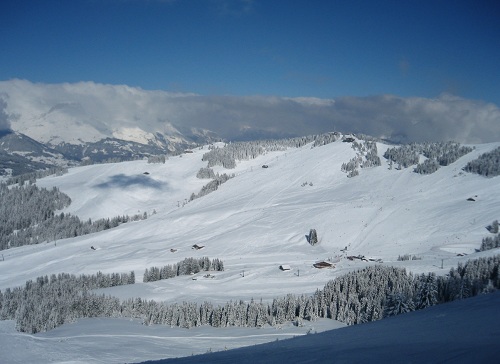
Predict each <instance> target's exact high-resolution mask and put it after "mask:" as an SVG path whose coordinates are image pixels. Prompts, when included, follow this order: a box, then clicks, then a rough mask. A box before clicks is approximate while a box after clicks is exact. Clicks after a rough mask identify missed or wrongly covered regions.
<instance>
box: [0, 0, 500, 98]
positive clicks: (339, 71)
mask: <svg viewBox="0 0 500 364" xmlns="http://www.w3.org/2000/svg"><path fill="white" fill-rule="evenodd" d="M498 19H500V5H498V3H497V2H495V1H439V0H436V1H413V0H409V1H384V0H383V1H301V0H294V1H285V0H163V1H162V0H72V1H63V0H60V1H54V0H44V1H39V0H38V1H28V0H4V1H2V2H1V4H0V43H1V44H2V51H1V52H0V65H1V66H0V80H9V79H13V78H20V79H26V80H29V81H31V82H42V83H61V82H78V81H93V82H97V83H105V84H126V85H129V86H136V87H141V88H143V89H146V90H167V91H181V92H194V93H198V94H201V95H235V96H245V95H276V96H285V97H298V96H311V97H320V98H336V97H341V96H356V97H359V96H372V95H382V94H393V95H397V96H401V97H411V96H419V97H428V98H432V97H437V96H439V95H440V94H442V93H451V94H453V95H457V96H460V97H464V98H469V99H476V100H483V101H486V102H494V103H495V104H497V105H500V86H499V85H500V25H499V24H500V22H499V21H498Z"/></svg>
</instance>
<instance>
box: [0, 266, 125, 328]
mask: <svg viewBox="0 0 500 364" xmlns="http://www.w3.org/2000/svg"><path fill="white" fill-rule="evenodd" d="M133 283H135V276H134V272H130V274H126V273H122V274H119V273H113V274H103V273H101V272H99V273H97V274H96V275H81V276H79V277H77V276H75V275H70V274H65V273H60V274H58V275H55V274H52V275H51V276H50V278H49V277H48V276H43V277H38V278H37V279H36V280H35V281H31V280H29V281H27V282H26V284H25V286H24V287H17V288H14V289H10V288H7V289H6V290H5V292H1V291H0V319H1V320H16V328H17V330H19V331H21V332H27V333H32V334H34V333H37V332H41V331H48V330H51V329H53V328H55V327H57V326H60V325H62V324H64V323H69V322H74V321H75V320H76V319H78V318H82V317H99V316H104V317H115V316H120V312H119V310H120V300H119V299H118V298H114V297H110V296H107V297H106V296H104V295H97V294H95V293H92V292H91V291H90V290H92V289H96V288H106V287H111V286H117V285H123V284H133Z"/></svg>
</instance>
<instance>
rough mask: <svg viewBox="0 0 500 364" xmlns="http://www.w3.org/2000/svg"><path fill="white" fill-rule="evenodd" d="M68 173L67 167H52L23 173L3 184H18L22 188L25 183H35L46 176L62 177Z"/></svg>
mask: <svg viewBox="0 0 500 364" xmlns="http://www.w3.org/2000/svg"><path fill="white" fill-rule="evenodd" d="M66 173H68V168H67V167H52V168H47V169H43V170H40V171H35V172H31V173H24V174H20V175H17V176H12V177H10V178H8V179H7V181H6V182H5V183H6V184H7V185H14V184H19V185H20V186H22V185H23V184H24V183H25V182H29V183H35V182H36V180H37V179H40V178H44V177H48V176H53V175H55V176H62V175H64V174H66Z"/></svg>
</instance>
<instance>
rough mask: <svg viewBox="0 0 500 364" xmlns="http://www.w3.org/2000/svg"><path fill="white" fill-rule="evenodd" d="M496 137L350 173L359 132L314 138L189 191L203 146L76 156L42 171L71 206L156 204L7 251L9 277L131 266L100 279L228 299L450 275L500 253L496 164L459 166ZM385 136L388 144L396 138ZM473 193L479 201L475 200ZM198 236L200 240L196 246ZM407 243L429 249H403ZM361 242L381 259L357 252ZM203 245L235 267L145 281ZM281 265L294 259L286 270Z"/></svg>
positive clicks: (5, 282)
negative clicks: (493, 234) (65, 166)
mask: <svg viewBox="0 0 500 364" xmlns="http://www.w3.org/2000/svg"><path fill="white" fill-rule="evenodd" d="M499 145H500V143H493V144H484V145H477V146H476V148H475V149H474V150H473V151H472V152H471V153H469V154H467V155H465V156H464V157H462V158H460V159H459V160H458V161H456V162H454V163H452V164H451V165H449V166H446V167H441V168H440V169H439V170H438V171H437V172H435V173H433V174H430V175H420V174H417V173H414V172H412V169H411V168H409V169H403V170H397V169H389V166H388V164H387V163H386V160H385V159H383V158H382V166H380V167H372V168H367V169H361V171H360V175H359V176H356V177H354V178H347V177H346V173H344V172H341V166H342V163H345V162H348V161H349V160H350V159H351V158H352V157H354V156H355V151H354V150H353V149H352V148H351V144H350V143H342V142H340V141H339V142H335V143H331V144H328V145H325V146H321V147H314V148H311V145H306V146H304V147H302V148H292V149H288V150H286V151H279V152H269V153H267V154H265V155H261V156H259V157H257V158H256V159H251V160H247V161H241V162H238V164H237V167H236V168H235V169H234V170H224V169H223V168H221V167H217V168H214V169H215V171H216V172H219V173H235V175H236V176H235V178H232V179H230V180H228V181H227V182H226V183H224V184H223V185H221V186H220V187H219V189H218V190H217V191H215V192H212V193H210V194H208V195H206V196H204V197H202V198H198V199H195V200H193V201H191V202H187V201H188V200H189V197H190V196H191V194H192V193H197V192H198V191H199V190H200V189H201V187H202V186H203V185H205V184H206V183H207V182H208V180H202V179H198V178H196V173H197V171H198V170H199V169H200V168H201V167H205V166H206V162H202V160H201V158H202V155H203V154H204V153H206V152H207V151H208V149H207V147H205V148H200V149H196V150H193V153H187V154H183V155H181V156H177V157H171V158H170V159H168V160H167V161H166V163H165V164H148V163H147V162H146V161H135V162H126V163H119V164H104V165H92V166H85V167H78V168H73V169H70V171H69V173H68V174H65V175H63V176H59V177H48V178H44V179H42V180H39V181H37V185H39V186H44V187H52V186H57V187H59V188H60V189H61V191H63V192H65V193H67V194H68V195H69V196H70V197H71V199H72V200H73V202H72V204H71V205H70V206H69V207H68V208H67V209H66V210H65V212H71V213H72V214H76V215H78V216H79V217H81V218H83V219H87V218H92V219H96V218H102V217H114V216H117V215H123V214H136V213H143V212H147V213H148V215H149V218H148V219H147V220H144V221H138V222H131V223H126V224H123V225H120V226H119V227H117V228H114V229H111V230H107V231H103V232H100V233H96V234H92V235H86V236H80V237H76V238H73V239H65V240H61V241H57V244H55V243H54V242H48V243H43V244H39V245H34V246H24V247H19V248H13V249H9V250H6V251H3V252H2V253H3V255H4V261H2V262H0V289H1V290H4V289H5V288H7V287H14V286H20V285H23V284H24V282H25V281H26V280H28V279H33V278H35V277H37V276H41V275H45V274H51V273H59V272H66V273H75V274H80V273H96V272H97V271H102V272H104V273H111V272H129V271H130V270H134V271H135V273H136V276H137V281H139V283H136V284H135V285H133V286H120V287H113V288H108V289H105V290H104V291H105V292H106V293H108V294H111V295H114V296H117V297H119V298H129V297H142V298H145V299H155V300H158V301H168V302H181V301H195V302H203V301H211V302H214V303H225V302H227V301H229V300H240V299H242V300H250V299H251V298H254V299H261V298H262V299H263V300H269V299H272V298H274V297H280V296H283V295H285V294H287V293H296V294H311V293H313V292H314V291H315V290H316V289H317V288H321V287H323V286H324V284H325V283H326V282H327V281H329V280H331V279H333V278H335V277H336V276H339V275H341V274H344V273H346V272H347V271H352V270H355V269H358V268H361V267H363V266H366V265H377V264H384V265H392V266H397V267H406V268H407V269H408V270H409V271H412V272H415V273H422V272H430V271H432V272H436V273H437V274H445V273H446V272H448V270H449V269H450V268H451V267H454V266H456V265H457V263H458V262H460V261H465V260H467V259H470V258H471V257H480V256H487V255H491V254H492V253H494V252H482V253H477V252H475V249H477V248H479V246H480V244H481V239H482V238H483V237H485V236H487V235H488V234H489V233H488V231H487V230H486V229H485V227H486V226H487V225H488V224H489V223H491V222H492V221H493V220H495V219H499V218H500V209H499V208H498V206H500V195H499V194H498V186H499V181H498V178H500V177H496V178H485V177H482V176H478V175H475V174H469V173H465V172H463V171H462V168H463V167H464V166H465V164H466V163H467V162H468V161H470V160H473V159H475V158H477V157H478V156H479V155H480V154H481V153H484V152H486V151H490V150H492V149H494V148H496V147H498V146H499ZM377 146H378V153H379V155H380V156H382V154H383V153H384V151H385V149H387V148H388V146H386V145H383V144H377ZM263 165H267V166H268V168H262V166H263ZM306 182H307V183H306ZM471 197H473V198H474V200H475V201H468V200H467V199H468V198H471ZM153 212H155V213H154V214H153ZM310 229H316V231H317V233H318V238H319V243H318V244H316V245H314V246H311V245H310V244H309V243H308V242H307V239H306V235H307V234H308V233H309V231H310ZM194 244H198V245H203V246H204V248H203V249H201V250H194V249H192V246H193V245H194ZM91 246H93V247H95V248H96V250H93V249H91ZM171 249H174V250H175V252H172V251H171ZM403 254H411V255H416V256H418V257H420V258H421V260H414V261H397V258H398V256H399V255H403ZM357 255H363V256H365V257H366V258H367V259H373V260H379V262H376V261H370V262H364V261H361V260H358V259H355V260H349V259H347V256H357ZM204 256H207V257H209V258H211V259H212V258H219V259H222V260H223V262H224V267H225V270H224V271H223V272H216V273H214V275H215V278H213V279H206V278H203V275H202V273H199V274H198V275H195V276H180V277H176V278H173V279H168V280H162V281H156V282H150V283H142V275H143V272H144V270H145V269H146V268H148V267H150V266H163V265H166V264H172V263H176V262H179V261H181V260H182V259H184V258H186V257H197V258H199V257H204ZM320 260H330V261H332V262H334V265H335V268H334V269H317V268H314V267H313V264H314V263H315V262H317V261H320ZM380 261H382V262H383V263H380ZM283 264H286V265H289V266H290V267H291V269H290V270H289V271H282V270H280V269H279V266H280V265H283ZM443 268H444V269H443ZM78 325H80V324H78ZM141 330H142V329H141ZM108 334H110V335H112V334H113V333H108ZM89 350H91V349H90V348H89ZM138 350H142V349H139V348H138ZM144 355H145V356H144V358H143V359H148V357H147V354H144ZM134 360H137V356H135V357H134Z"/></svg>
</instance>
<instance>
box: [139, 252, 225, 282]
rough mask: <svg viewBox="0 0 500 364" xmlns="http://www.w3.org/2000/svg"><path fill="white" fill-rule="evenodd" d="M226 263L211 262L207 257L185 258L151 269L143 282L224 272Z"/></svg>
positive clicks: (218, 260) (147, 271)
mask: <svg viewBox="0 0 500 364" xmlns="http://www.w3.org/2000/svg"><path fill="white" fill-rule="evenodd" d="M223 270H224V263H222V260H220V259H218V258H215V259H212V260H210V259H209V258H207V257H203V258H199V259H197V258H185V259H184V260H182V261H180V262H178V263H175V264H167V265H165V266H163V267H150V268H147V269H146V270H145V272H144V277H143V280H142V281H143V282H154V281H159V280H161V279H168V278H174V277H177V276H182V275H190V274H196V273H199V272H201V271H223Z"/></svg>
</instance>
